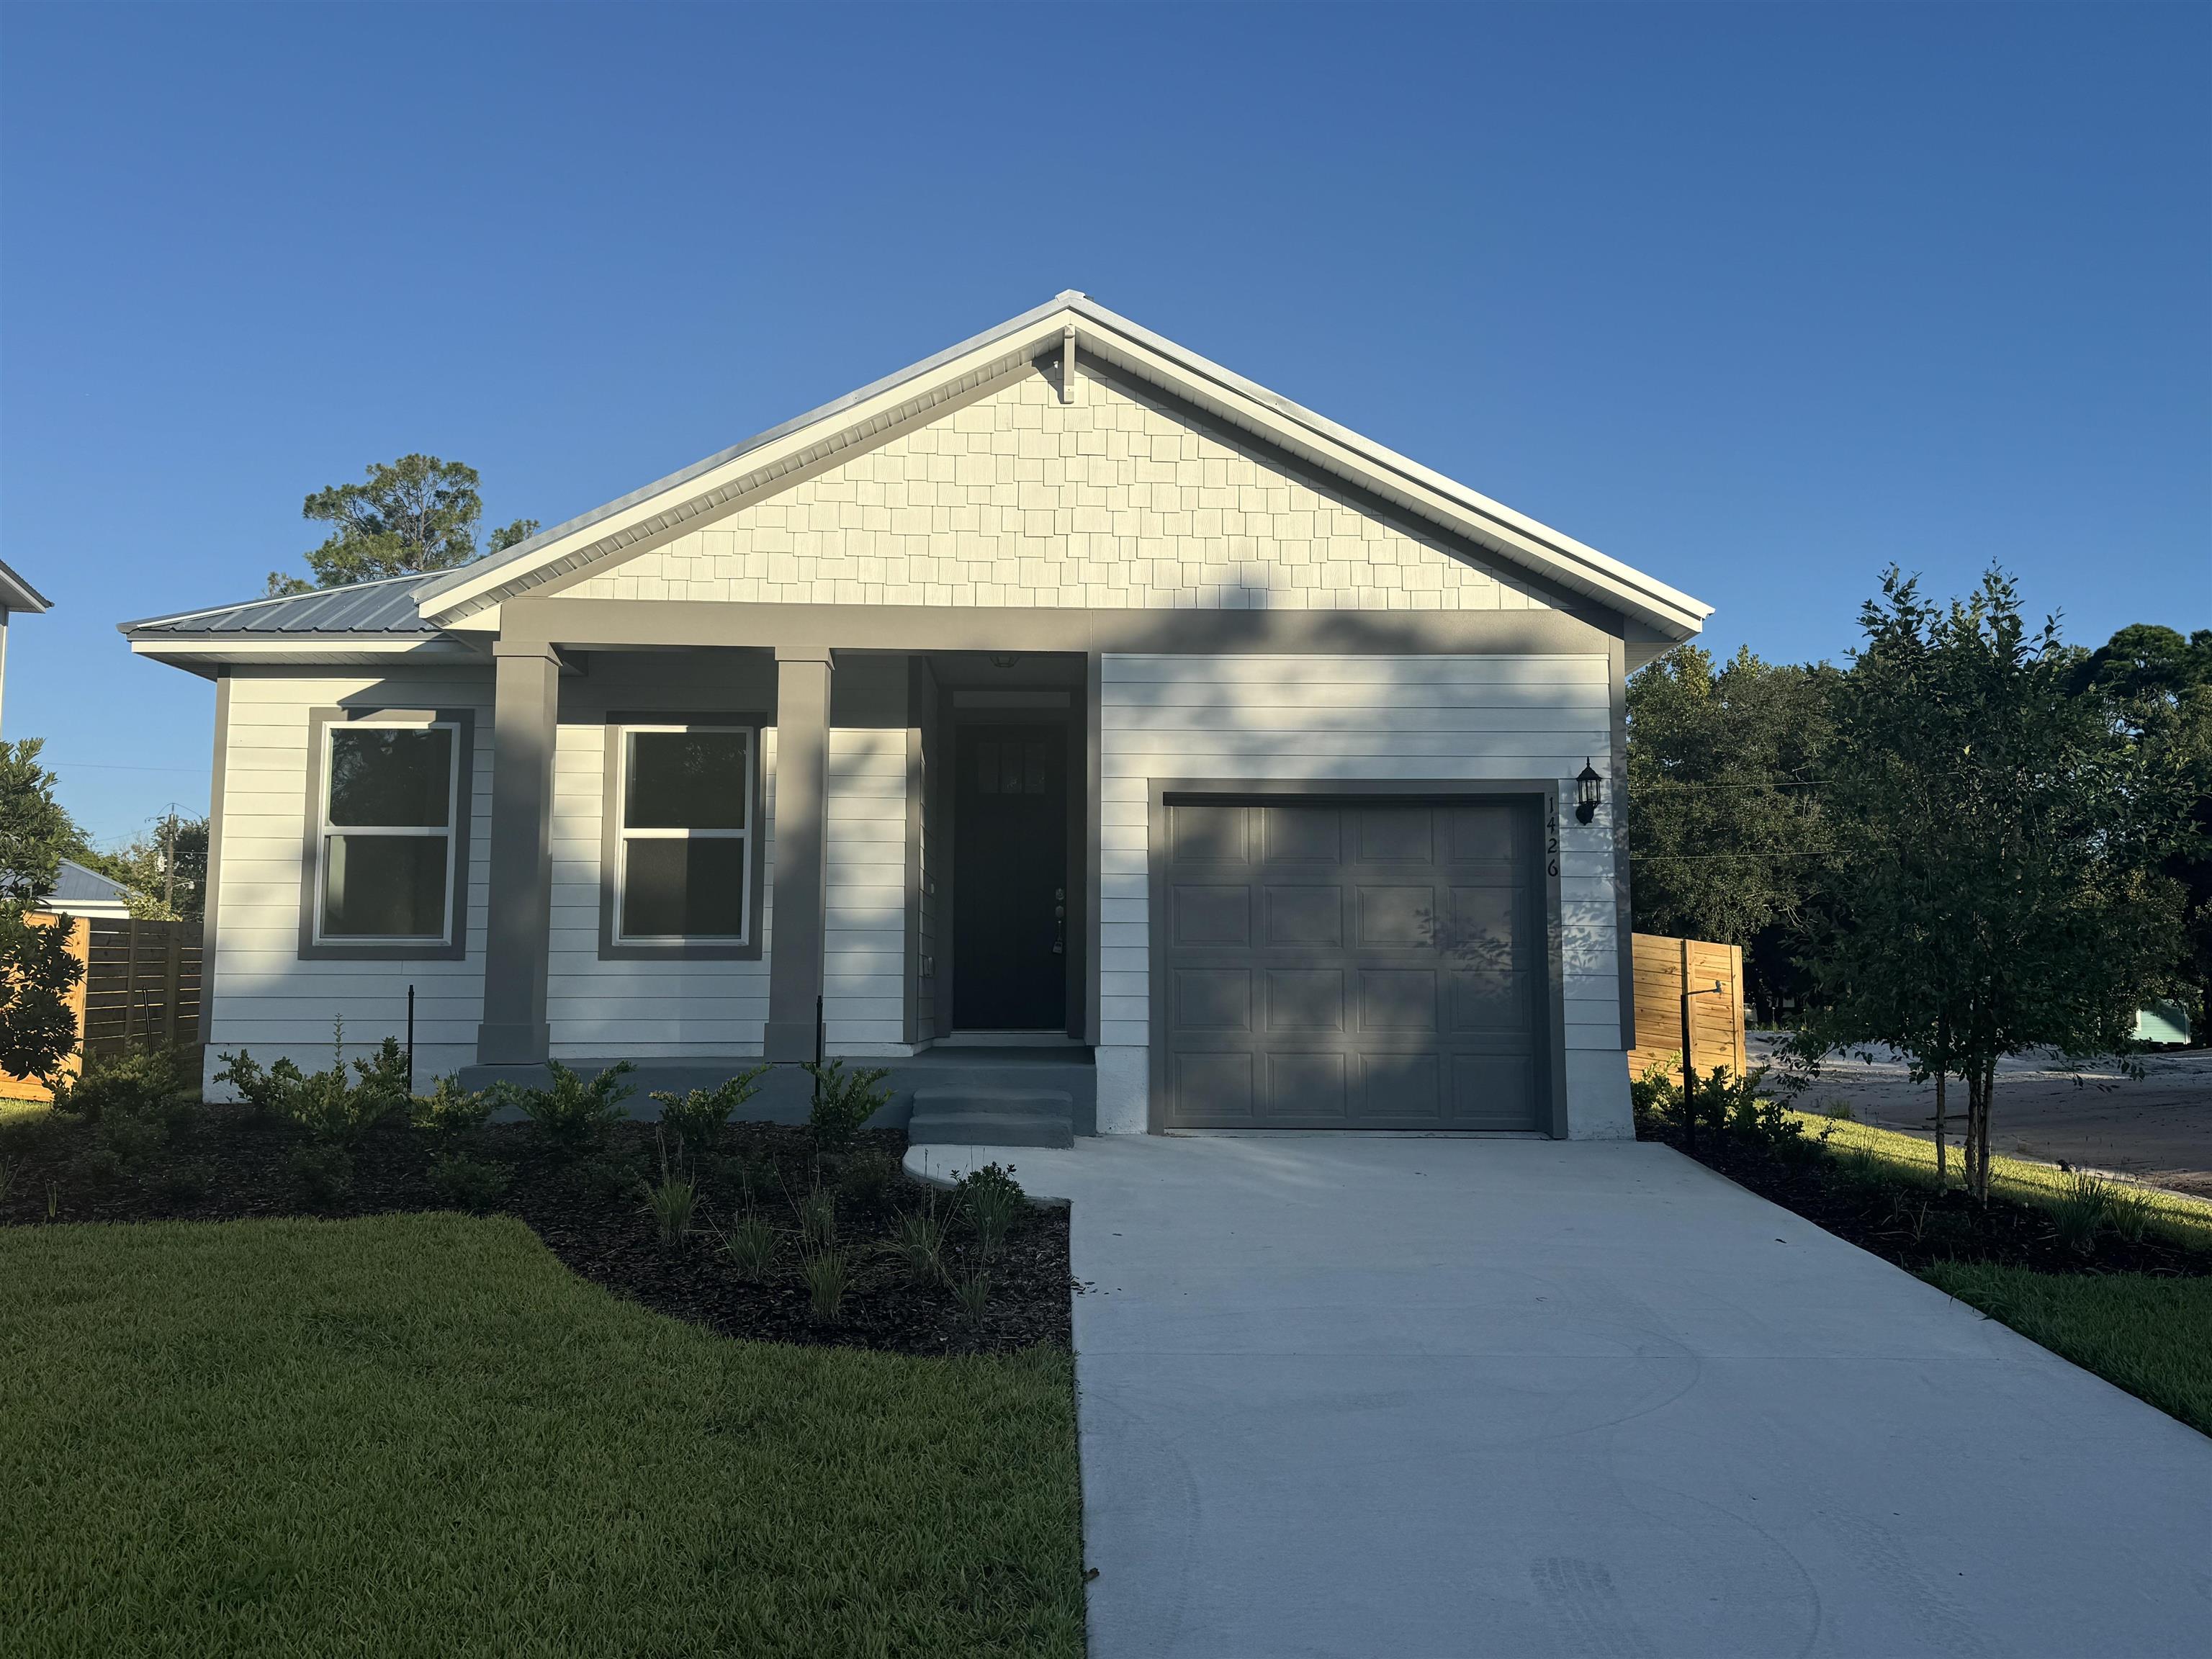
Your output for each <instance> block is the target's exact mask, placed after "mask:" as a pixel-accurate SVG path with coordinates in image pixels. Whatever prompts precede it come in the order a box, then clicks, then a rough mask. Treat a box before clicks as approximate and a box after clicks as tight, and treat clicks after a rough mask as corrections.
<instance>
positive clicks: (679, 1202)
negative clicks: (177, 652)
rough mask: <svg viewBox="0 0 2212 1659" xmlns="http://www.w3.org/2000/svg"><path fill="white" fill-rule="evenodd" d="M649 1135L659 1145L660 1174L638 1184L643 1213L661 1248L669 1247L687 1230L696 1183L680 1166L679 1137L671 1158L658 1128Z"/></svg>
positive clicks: (695, 1192)
mask: <svg viewBox="0 0 2212 1659" xmlns="http://www.w3.org/2000/svg"><path fill="white" fill-rule="evenodd" d="M653 1142H654V1144H655V1145H656V1146H659V1149H660V1178H659V1180H658V1181H643V1182H639V1186H640V1188H641V1190H642V1191H643V1192H644V1194H645V1209H646V1213H647V1214H648V1215H650V1216H651V1217H652V1218H653V1230H654V1231H656V1232H658V1233H659V1236H660V1243H661V1248H662V1249H674V1248H675V1247H676V1246H677V1245H678V1244H680V1243H683V1242H684V1235H685V1234H686V1233H688V1232H690V1231H691V1212H692V1210H693V1208H694V1207H696V1205H697V1204H698V1201H699V1183H698V1182H696V1181H694V1180H693V1179H692V1178H691V1176H690V1171H688V1170H686V1169H685V1168H684V1145H683V1143H682V1142H681V1141H678V1143H677V1146H676V1157H675V1158H674V1160H673V1161H672V1162H671V1159H670V1158H669V1156H668V1143H667V1141H666V1140H665V1139H662V1137H661V1134H660V1132H659V1130H658V1129H656V1130H655V1131H654V1132H653Z"/></svg>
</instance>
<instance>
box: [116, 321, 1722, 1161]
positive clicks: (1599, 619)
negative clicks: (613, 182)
mask: <svg viewBox="0 0 2212 1659" xmlns="http://www.w3.org/2000/svg"><path fill="white" fill-rule="evenodd" d="M1708 614H1710V607H1708V606H1706V605H1702V604H1700V603H1699V602H1698V601H1697V600H1695V599H1691V598H1689V597H1688V596H1687V595H1686V594H1683V593H1680V592H1676V591H1675V590H1674V589H1673V588H1671V587H1668V586H1666V585H1665V584H1664V583H1662V582H1659V581H1656V580H1653V579H1652V578H1650V577H1649V576H1645V575H1643V574H1639V573H1638V572H1637V571H1634V570H1632V569H1630V568H1628V567H1626V565H1623V564H1620V563H1619V562H1615V561H1614V560H1612V559H1609V558H1607V557H1606V556H1604V555H1602V554H1601V553H1598V552H1595V550H1591V549H1589V548H1588V547H1584V546H1583V545H1582V544H1580V543H1577V542H1576V541H1573V540H1571V539H1570V538H1567V537H1565V536H1564V535H1561V534H1560V533H1559V532H1556V531H1553V530H1549V529H1547V528H1546V527H1545V526H1542V525H1540V524H1537V523H1535V522H1534V521H1533V520H1528V519H1526V518H1523V517H1522V516H1521V515H1520V514H1518V513H1514V512H1511V511H1510V510H1508V509H1507V508H1505V507H1501V506H1499V505H1498V504H1497V503H1496V502H1494V501H1489V500H1486V498H1484V497H1483V496H1480V495H1476V494H1475V493H1474V491H1472V490H1470V489H1466V488H1465V487H1464V486H1462V485H1460V484H1457V483H1453V482H1452V481H1451V480H1449V479H1448V478H1445V477H1442V476H1441V475H1439V474H1437V473H1436V472H1433V471H1430V470H1429V469H1428V468H1426V467H1424V466H1422V465H1419V464H1418V463H1415V462H1413V461H1410V460H1408V459H1406V458H1404V457H1403V456H1401V455H1398V454H1395V453H1392V452H1391V451H1389V450H1388V449H1385V448H1383V447H1382V446H1380V445H1378V444H1376V443H1373V442H1370V441H1368V440H1366V439H1364V438H1361V437H1359V436H1358V435H1356V434H1354V433H1352V432H1348V431H1346V430H1345V429H1344V428H1341V427H1339V426H1336V425H1334V423H1332V422H1329V421H1327V420H1325V419H1323V418H1322V417H1321V416H1317V415H1315V414H1312V413H1310V411H1308V410H1304V409H1301V408H1299V407H1297V405H1296V404H1291V403H1289V402H1287V401H1286V400H1285V399H1284V398H1279V397H1277V396H1276V395H1275V394H1274V393H1273V392H1267V391H1266V390H1264V389H1263V388H1261V387H1260V386H1255V385H1254V384H1252V383H1251V382H1250V381H1249V380H1243V378H1241V377H1240V376H1238V375H1236V374H1231V373H1230V372H1229V371H1228V370H1226V369H1225V368H1219V367H1218V366H1217V365H1215V364H1213V363H1211V362H1207V361H1206V360H1205V359H1204V358H1202V357H1200V356H1196V355H1195V354H1194V353H1192V352H1189V351H1188V350H1186V349H1183V348H1182V347H1181V346H1178V345H1176V344H1174V343H1172V342H1170V341H1167V340H1164V339H1162V338H1160V337H1158V336H1157V335H1154V334H1152V333H1150V332H1148V331H1146V330H1145V329H1143V328H1140V327H1139V326H1138V325H1135V324H1133V323H1132V322H1130V321H1128V320H1127V319H1124V318H1121V317H1119V316H1116V315H1115V313H1112V312H1110V311H1108V310H1106V309H1105V308H1104V307H1101V306H1099V305H1097V303H1095V302H1094V301H1091V300H1089V299H1087V298H1085V297H1084V296H1083V295H1079V294H1063V295H1060V296H1059V297H1058V298H1056V299H1054V301H1051V302H1050V303H1049V304H1047V305H1044V306H1042V307H1039V308H1037V309H1036V310H1035V311H1032V312H1030V313H1026V314H1024V315H1023V316H1020V317H1017V318H1015V319H1013V320H1012V321H1011V322H1008V323H1006V324H1005V325H1002V326H1000V327H998V328H994V329H993V330H991V331H989V332H988V333H986V334H982V335H979V336H977V337H975V338H974V339H971V340H969V341H967V342H965V343H963V344H960V345H957V346H955V347H953V348H952V349H950V350H948V351H945V352H943V353H940V354H939V355H938V356H934V357H932V358H930V359H929V360H928V361H927V362H922V363H920V364H917V365H915V367H914V368H908V369H906V370H903V371H902V372H901V373H899V374H894V375H892V376H891V377H890V378H889V379H887V380H879V381H878V382H877V383H875V384H874V385H872V386H866V387H864V388H862V389H861V390H860V391H858V392H853V393H852V394H850V395H849V396H847V397H844V398H839V399H838V400H837V401H836V402H835V403H832V404H825V405H824V406H823V407H822V408H820V409H818V410H814V411H813V412H812V413H811V414H808V415H805V416H800V417H799V419H797V420H794V421H792V422H787V423H786V424H784V425H782V426H780V427H777V428H775V429H773V430H772V431H769V432H767V433H763V435H760V436H759V437H757V438H753V439H750V440H748V441H746V442H744V443H743V444H740V445H738V447H735V448H733V449H729V450H726V451H724V452H723V453H720V454H719V455H715V456H713V457H710V458H709V459H707V460H704V461H702V462H700V463H699V464H698V465H695V466H691V467H687V468H686V469H684V471H681V472H678V473H676V474H673V475H672V476H671V477H667V478H665V479H662V480H661V481H660V482H659V483H653V484H648V485H647V486H646V487H645V488H644V489H640V490H637V491H635V493H633V494H631V495H626V496H624V497H623V498H622V499H621V500H619V501H613V502H611V503H609V504H608V505H607V506H605V507H601V508H599V509H598V510H596V511H594V512H592V513H586V514H585V515H584V516H582V517H581V518H578V519H575V520H571V521H570V522H568V523H567V524H564V525H561V526H557V527H556V528H554V529H552V530H550V531H547V532H544V533H543V534H541V535H538V536H536V537H534V538H532V539H531V540H529V541H527V542H525V543H522V544H520V545H518V546H516V547H513V548H511V549H508V550H505V551H503V552H501V553H499V554H497V555H495V556H491V557H489V558H486V559H482V560H479V561H478V562H476V563H474V564H471V565H468V566H466V567H465V568H460V569H458V570H453V571H447V572H443V573H440V574H435V575H429V576H419V577H405V578H399V579H395V580H387V581H381V582H369V583H363V584H362V585H360V586H355V587H350V588H345V589H340V590H336V591H332V592H321V593H316V594H312V595H305V596H300V597H295V598H289V599H264V600H257V601H252V602H248V603H246V604H242V605H229V606H225V607H222V608H219V609H216V610H209V611H192V612H187V613H185V614H183V615H180V616H173V617H159V618H154V619H150V620H148V621H144V622H138V623H127V624H125V633H126V634H127V635H129V637H130V640H131V648H132V649H133V650H134V651H136V652H137V653H140V654H142V655H145V656H150V657H153V658H155V659H159V660H161V661H165V662H169V663H173V664H175V665H179V666H180V667H184V668H187V669H189V670H191V671H194V672H196V673H199V674H202V675H205V676H209V677H210V678H214V679H215V680H216V683H217V698H216V709H217V714H216V738H215V795H214V830H213V836H212V842H211V846H210V894H209V899H208V908H207V933H208V940H209V949H210V961H211V962H212V963H213V971H212V973H211V974H210V984H211V987H212V989H211V993H210V997H211V1006H210V1048H209V1053H210V1055H213V1054H216V1052H217V1051H219V1050H222V1049H228V1048H239V1047H246V1048H251V1049H252V1050H253V1051H255V1052H256V1053H257V1054H258V1055H260V1056H261V1057H263V1058H264V1059H271V1058H274V1057H275V1055H276V1054H292V1055H295V1056H296V1057H297V1058H299V1059H300V1060H301V1062H302V1063H303V1064H307V1063H314V1062H316V1061H317V1060H319V1057H320V1056H322V1055H326V1054H327V1053H328V1047H327V1045H328V1041H329V1033H330V1023H331V1018H332V1017H333V1015H342V1016H343V1018H344V1019H345V1022H346V1030H347V1034H348V1036H349V1038H353V1039H356V1040H360V1041H363V1042H373V1041H374V1040H376V1039H377V1038H380V1037H381V1036H383V1035H384V1034H385V1033H386V1032H392V1031H398V1030H399V1029H400V1026H401V1024H402V1022H403V1020H404V1018H405V1009H406V996H407V993H408V989H409V987H410V986H411V987H413V988H414V990H415V992H416V1028H415V1029H416V1042H417V1043H418V1045H419V1048H420V1058H419V1064H418V1073H420V1074H422V1075H426V1076H427V1075H429V1074H431V1073H436V1072H441V1071H444V1070H447V1069H453V1068H465V1077H466V1079H468V1080H471V1081H474V1080H476V1079H484V1078H489V1077H492V1076H495V1075H501V1074H507V1075H516V1074H520V1073H522V1072H526V1071H527V1070H529V1069H530V1068H533V1067H536V1066H540V1065H542V1063H543V1062H544V1060H546V1059H547V1058H548V1057H549V1056H550V1057H552V1058H556V1059H560V1060H566V1061H570V1062H574V1063H577V1064H583V1063H586V1062H601V1061H607V1060H616V1059H629V1060H636V1061H639V1062H641V1066H642V1067H643V1070H644V1073H645V1075H644V1076H643V1077H642V1078H641V1079H640V1081H641V1084H642V1085H644V1086H646V1087H665V1086H668V1085H669V1084H670V1083H671V1082H680V1081H683V1080H684V1079H695V1080H702V1081H703V1080H708V1079H714V1078H716V1077H720V1076H726V1075H727V1074H728V1073H729V1072H730V1071H732V1070H733V1069H735V1068H736V1067H737V1066H740V1065H742V1064H744V1063H746V1062H748V1061H750V1060H754V1059H755V1058H756V1057H758V1056H763V1055H765V1057H766V1058H768V1059H769V1060H775V1061H798V1060H810V1059H811V1058H813V1056H814V1054H815V1053H816V1044H817V1010H818V1014H819V1018H820V1021H821V1026H820V1030H821V1034H822V1038H823V1040H824V1041H825V1042H826V1047H827V1050H828V1052H829V1054H832V1055H850V1056H856V1057H865V1058H866V1059H867V1060H870V1061H872V1062H874V1063H878V1064H884V1065H886V1066H889V1067H890V1069H891V1071H892V1073H893V1077H892V1083H893V1086H894V1087H895V1088H896V1090H897V1091H899V1093H898V1098H899V1100H900V1102H901V1103H905V1102H907V1101H908V1100H910V1099H911V1100H913V1102H914V1104H915V1123H914V1126H913V1133H915V1135H916V1137H917V1138H935V1139H1018V1138H1021V1136H1022V1135H1023V1133H1024V1131H1025V1130H1027V1129H1030V1128H1034V1127H1036V1122H1038V1121H1050V1120H1055V1119H1056V1120H1057V1121H1058V1122H1059V1123H1060V1124H1061V1125H1062V1126H1064V1124H1065V1123H1066V1121H1067V1120H1068V1119H1069V1118H1070V1117H1071V1116H1072V1118H1073V1122H1074V1124H1075V1127H1077V1128H1078V1129H1085V1128H1090V1127H1094V1126H1095V1127H1096V1128H1097V1129H1098V1130H1101V1131H1104V1132H1112V1133H1127V1132H1139V1131H1144V1130H1146V1129H1154V1130H1158V1129H1166V1128H1176V1127H1238V1126H1243V1127H1267V1126H1285V1125H1287V1126H1297V1127H1378V1128H1395V1129H1419V1128H1433V1129H1478V1130H1518V1131H1523V1132H1534V1133H1543V1134H1552V1135H1571V1136H1576V1137H1604V1136H1626V1135H1628V1134H1629V1133H1632V1127H1631V1122H1630V1114H1629V1098H1628V1078H1627V1071H1626V1064H1625V1062H1624V1060H1623V1051H1624V1050H1625V1049H1626V1048H1627V1047H1628V1046H1629V1045H1630V1044H1631V1042H1632V1032H1631V1030H1629V1029H1628V1027H1629V1024H1630V1022H1631V1019H1632V1006H1631V999H1630V996H1629V994H1628V990H1629V972H1630V968H1629V958H1628V954H1627V952H1626V951H1625V950H1624V949H1623V948H1622V947H1623V945H1624V944H1625V941H1626V934H1627V929H1628V921H1627V918H1628V914H1629V913H1628V894H1627V885H1626V874H1627V870H1626V860H1625V856H1624V851H1623V846H1622V839H1621V836H1622V829H1621V825H1622V816H1621V811H1620V808H1621V801H1620V788H1621V780H1622V775H1623V756H1622V736H1623V724H1624V718H1625V716H1624V690H1623V677H1624V675H1625V674H1626V672H1627V671H1630V670H1631V669H1632V668H1634V667H1636V666H1638V665H1640V664H1642V663H1643V662H1645V661H1647V660H1649V659H1650V658H1652V657H1653V656H1655V655H1656V654H1657V653H1660V652H1662V651H1663V650H1665V649H1666V648H1667V647H1669V646H1671V645H1673V644H1674V643H1676V642H1677V641H1682V640H1686V639H1689V638H1691V637H1692V636H1693V635H1696V634H1697V632H1698V631H1699V628H1700V626H1701V624H1702V622H1703V619H1704V618H1705V617H1706V616H1707V615H1708ZM1585 776H1586V777H1587V787H1589V788H1590V789H1591V790H1593V791H1594V792H1595V793H1597V794H1599V795H1600V796H1601V800H1600V801H1599V802H1597V803H1596V804H1595V806H1594V810H1592V811H1590V812H1589V813H1588V815H1587V817H1588V820H1589V821H1588V822H1583V821H1581V820H1580V819H1579V818H1578V817H1577V791H1578V781H1579V780H1582V779H1583V778H1584V777H1585ZM771 1085H772V1086H771V1089H770V1091H769V1095H768V1096H766V1097H764V1098H770V1099H772V1100H775V1101H777V1102H780V1103H781V1106H782V1107H783V1108H784V1109H790V1108H791V1106H792V1103H793V1102H794V1101H799V1100H800V1099H802V1098H803V1097H801V1096H800V1094H799V1091H801V1090H803V1088H804V1087H805V1079H804V1078H803V1077H798V1076H795V1075H794V1074H793V1072H792V1071H791V1070H790V1069H789V1068H780V1069H779V1070H778V1072H777V1073H775V1074H773V1076H772V1079H771Z"/></svg>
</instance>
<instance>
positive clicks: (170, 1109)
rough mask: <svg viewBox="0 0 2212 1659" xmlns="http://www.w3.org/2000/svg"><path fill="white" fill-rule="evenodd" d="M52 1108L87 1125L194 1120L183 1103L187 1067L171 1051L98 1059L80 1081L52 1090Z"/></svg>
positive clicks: (139, 1050) (187, 1102)
mask: <svg viewBox="0 0 2212 1659" xmlns="http://www.w3.org/2000/svg"><path fill="white" fill-rule="evenodd" d="M54 1109H55V1110H56V1111H58V1112H65V1113H67V1114H69V1115H70V1116H73V1117H80V1118H82V1119H83V1120H84V1121H86V1122H88V1123H98V1122H100V1121H102V1120H103V1119H105V1118H110V1117H133V1118H155V1117H158V1118H160V1119H161V1121H163V1122H165V1123H168V1124H170V1125H171V1126H172V1127H182V1125H183V1124H184V1122H185V1121H188V1120H189V1119H190V1118H191V1112H192V1103H191V1101H190V1100H188V1099H186V1098H185V1075H184V1067H183V1066H182V1064H181V1062H180V1061H179V1057H178V1055H177V1053H176V1051H175V1050H174V1049H172V1048H132V1049H130V1050H127V1051H126V1052H125V1053H123V1054H96V1055H94V1056H92V1057H90V1058H88V1060H86V1061H85V1063H84V1073H83V1075H82V1076H81V1077H77V1078H75V1079H66V1078H65V1079H63V1080H62V1082H61V1084H60V1085H59V1086H58V1087H57V1088H56V1089H55V1091H54Z"/></svg>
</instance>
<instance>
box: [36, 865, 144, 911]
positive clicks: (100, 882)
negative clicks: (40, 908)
mask: <svg viewBox="0 0 2212 1659" xmlns="http://www.w3.org/2000/svg"><path fill="white" fill-rule="evenodd" d="M45 902H46V906H47V908H51V909H55V910H66V911H68V912H69V913H70V915H73V916H127V915H130V914H131V890H130V889H129V888H127V887H125V885H124V884H122V883H121V882H119V881H113V880H111V879H110V878H107V877H106V876H103V875H101V874H100V872H99V871H97V870H88V869H86V868H85V867H84V866H82V864H72V863H71V862H70V860H67V859H64V860H62V868H61V873H60V875H59V876H58V877H57V878H55V880H54V890H53V891H52V892H51V893H49V894H47V895H46V901H45Z"/></svg>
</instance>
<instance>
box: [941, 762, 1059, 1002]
mask: <svg viewBox="0 0 2212 1659" xmlns="http://www.w3.org/2000/svg"><path fill="white" fill-rule="evenodd" d="M953 769H954V775H955V777H956V780H957V781H956V783H955V785H954V788H953V799H952V848H953V852H952V864H953V882H952V1024H953V1026H954V1028H955V1029H956V1030H969V1031H974V1030H987V1031H1056V1030H1060V1029H1061V1027H1062V1026H1064V1025H1065V1024H1066V1020H1067V954H1066V952H1067V737H1066V731H1065V730H1064V729H1063V728H1062V727H1060V726H1046V725H1036V726H962V727H961V728H960V752H959V757H958V758H957V761H956V762H955V763H954V768H953Z"/></svg>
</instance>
